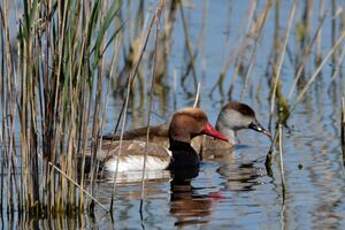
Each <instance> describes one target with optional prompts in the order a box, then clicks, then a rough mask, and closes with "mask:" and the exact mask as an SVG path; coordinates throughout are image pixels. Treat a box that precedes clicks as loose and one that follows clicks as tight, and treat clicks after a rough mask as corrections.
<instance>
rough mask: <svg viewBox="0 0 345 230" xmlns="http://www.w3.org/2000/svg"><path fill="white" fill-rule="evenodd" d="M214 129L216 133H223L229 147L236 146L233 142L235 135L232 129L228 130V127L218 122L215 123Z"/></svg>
mask: <svg viewBox="0 0 345 230" xmlns="http://www.w3.org/2000/svg"><path fill="white" fill-rule="evenodd" d="M216 129H217V131H219V132H221V133H223V134H224V135H225V136H226V137H227V138H228V140H229V143H230V144H231V145H235V144H236V141H235V138H236V135H235V131H234V130H233V129H230V128H229V127H226V126H224V125H222V124H221V123H220V122H218V121H217V123H216Z"/></svg>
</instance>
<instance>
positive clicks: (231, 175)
mask: <svg viewBox="0 0 345 230" xmlns="http://www.w3.org/2000/svg"><path fill="white" fill-rule="evenodd" d="M250 150H251V149H250V148H245V147H243V146H242V147H241V149H240V151H239V150H236V151H235V150H234V151H233V152H232V153H231V154H225V155H224V157H221V158H217V159H214V161H217V162H218V163H219V164H220V167H219V168H218V169H217V173H219V174H220V175H221V176H223V177H224V178H225V179H226V182H225V190H227V191H254V190H255V189H256V186H257V185H258V184H260V183H262V182H261V181H260V180H261V178H262V177H263V176H266V171H265V170H264V158H262V159H261V158H260V159H254V160H252V159H247V156H253V154H254V153H250ZM255 154H256V155H257V153H255ZM239 155H241V156H244V157H243V158H244V159H238V157H234V156H239ZM261 161H262V162H261ZM260 165H262V167H260Z"/></svg>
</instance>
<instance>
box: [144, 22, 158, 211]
mask: <svg viewBox="0 0 345 230" xmlns="http://www.w3.org/2000/svg"><path fill="white" fill-rule="evenodd" d="M155 23H156V33H155V45H154V54H153V67H152V80H151V90H150V97H149V105H148V112H147V121H146V127H147V128H146V141H145V154H144V163H143V169H142V175H141V199H140V207H139V212H140V216H143V206H144V200H145V172H146V161H147V150H148V144H149V138H150V121H151V112H152V101H153V88H154V86H155V74H156V72H157V62H158V60H157V57H158V55H157V54H158V51H159V32H160V15H158V17H156V18H155Z"/></svg>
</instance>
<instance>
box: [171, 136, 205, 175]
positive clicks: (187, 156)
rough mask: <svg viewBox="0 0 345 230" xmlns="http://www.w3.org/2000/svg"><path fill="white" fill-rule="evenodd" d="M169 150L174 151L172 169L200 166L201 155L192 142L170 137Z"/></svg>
mask: <svg viewBox="0 0 345 230" xmlns="http://www.w3.org/2000/svg"><path fill="white" fill-rule="evenodd" d="M169 150H170V151H171V152H172V161H171V162H170V165H169V167H168V168H169V169H170V170H180V169H192V168H198V167H199V162H200V159H199V156H198V154H197V152H196V151H195V150H194V149H193V147H192V146H191V144H190V143H188V142H183V141H178V140H173V139H172V138H170V147H169Z"/></svg>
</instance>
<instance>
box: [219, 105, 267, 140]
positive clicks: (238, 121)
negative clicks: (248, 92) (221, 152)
mask: <svg viewBox="0 0 345 230" xmlns="http://www.w3.org/2000/svg"><path fill="white" fill-rule="evenodd" d="M216 129H217V130H218V131H220V132H221V133H223V134H224V135H225V136H226V137H227V138H228V139H229V140H230V141H233V142H234V140H235V131H238V130H241V129H252V130H255V131H257V132H260V133H263V134H264V135H266V136H268V137H269V138H270V139H272V135H271V133H270V132H269V131H268V130H267V129H265V128H264V127H263V126H262V125H261V124H260V122H259V121H258V120H257V119H256V116H255V112H254V110H253V109H252V108H250V107H249V106H248V105H246V104H243V103H239V102H229V103H228V104H226V105H225V106H224V107H223V108H222V110H221V111H220V113H219V115H218V119H217V123H216ZM232 144H235V143H232Z"/></svg>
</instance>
